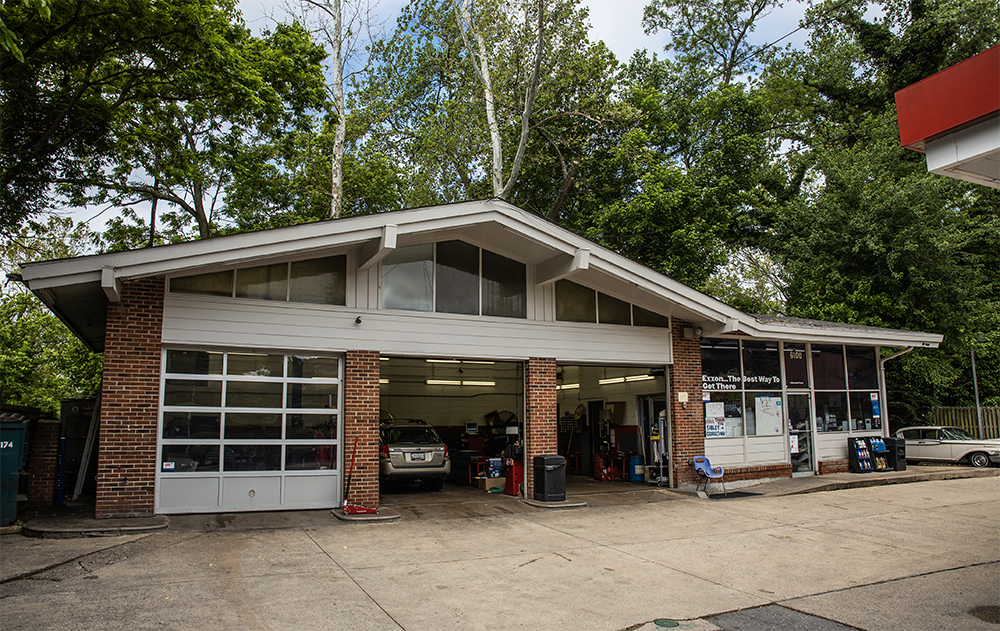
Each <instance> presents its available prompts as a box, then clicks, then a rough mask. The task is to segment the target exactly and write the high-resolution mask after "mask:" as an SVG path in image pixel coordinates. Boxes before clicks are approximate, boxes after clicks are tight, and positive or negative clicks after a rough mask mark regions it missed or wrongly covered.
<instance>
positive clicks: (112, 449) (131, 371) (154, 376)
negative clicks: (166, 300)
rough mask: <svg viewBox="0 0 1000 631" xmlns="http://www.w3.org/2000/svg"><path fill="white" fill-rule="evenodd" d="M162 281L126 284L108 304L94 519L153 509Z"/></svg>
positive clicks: (146, 513)
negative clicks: (119, 300) (117, 299)
mask: <svg viewBox="0 0 1000 631" xmlns="http://www.w3.org/2000/svg"><path fill="white" fill-rule="evenodd" d="M162 333H163V279H162V278H152V279H145V280H138V281H132V282H126V283H124V284H123V285H122V300H121V302H120V303H117V304H114V303H112V304H110V305H108V321H107V329H106V333H105V344H104V380H103V383H102V390H101V432H100V437H99V443H98V448H99V451H98V457H97V508H96V511H95V516H96V517H97V518H98V519H105V518H109V517H148V516H150V515H152V514H153V512H154V495H153V494H154V486H155V483H156V427H157V413H158V406H159V395H160V353H161V351H160V349H161V341H162Z"/></svg>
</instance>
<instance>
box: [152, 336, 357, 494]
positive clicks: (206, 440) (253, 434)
mask: <svg viewBox="0 0 1000 631" xmlns="http://www.w3.org/2000/svg"><path fill="white" fill-rule="evenodd" d="M343 370H344V362H343V357H342V356H336V355H335V356H330V355H325V356H317V355H311V354H309V353H283V354H274V353H252V352H239V351H214V350H189V349H184V350H182V349H168V350H165V351H164V354H163V370H162V375H161V383H160V425H159V442H158V446H159V449H158V453H157V462H156V464H157V480H156V482H157V484H156V510H157V512H159V513H198V512H203V513H210V512H223V511H251V510H276V509H296V508H333V507H335V506H339V504H340V501H341V487H342V485H341V479H342V478H341V472H340V469H341V463H342V461H343V449H342V447H341V445H342V440H341V437H342V428H341V424H340V422H339V419H340V418H341V414H340V410H341V408H342V406H343V387H342V378H343Z"/></svg>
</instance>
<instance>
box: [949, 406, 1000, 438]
mask: <svg viewBox="0 0 1000 631" xmlns="http://www.w3.org/2000/svg"><path fill="white" fill-rule="evenodd" d="M980 410H981V411H982V413H983V428H984V430H985V432H986V435H985V436H983V438H1000V407H988V408H980ZM934 424H935V425H954V426H956V427H961V428H962V429H964V430H966V431H967V432H969V433H970V434H972V435H973V436H975V437H976V438H978V437H979V421H978V420H977V419H976V408H974V407H967V408H944V407H936V408H934Z"/></svg>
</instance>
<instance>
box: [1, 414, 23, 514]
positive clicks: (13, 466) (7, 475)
mask: <svg viewBox="0 0 1000 631" xmlns="http://www.w3.org/2000/svg"><path fill="white" fill-rule="evenodd" d="M24 428H25V423H20V422H14V423H10V422H4V423H0V526H7V525H9V524H11V523H13V522H14V521H15V520H17V483H18V480H19V479H20V476H21V468H22V467H23V466H24Z"/></svg>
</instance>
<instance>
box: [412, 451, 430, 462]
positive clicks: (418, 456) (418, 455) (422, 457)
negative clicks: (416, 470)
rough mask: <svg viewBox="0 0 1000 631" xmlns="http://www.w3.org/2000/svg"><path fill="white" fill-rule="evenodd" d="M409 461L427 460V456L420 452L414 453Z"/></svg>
mask: <svg viewBox="0 0 1000 631" xmlns="http://www.w3.org/2000/svg"><path fill="white" fill-rule="evenodd" d="M410 460H427V454H425V453H424V452H422V451H414V452H413V453H412V454H410Z"/></svg>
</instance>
